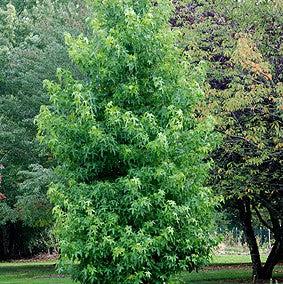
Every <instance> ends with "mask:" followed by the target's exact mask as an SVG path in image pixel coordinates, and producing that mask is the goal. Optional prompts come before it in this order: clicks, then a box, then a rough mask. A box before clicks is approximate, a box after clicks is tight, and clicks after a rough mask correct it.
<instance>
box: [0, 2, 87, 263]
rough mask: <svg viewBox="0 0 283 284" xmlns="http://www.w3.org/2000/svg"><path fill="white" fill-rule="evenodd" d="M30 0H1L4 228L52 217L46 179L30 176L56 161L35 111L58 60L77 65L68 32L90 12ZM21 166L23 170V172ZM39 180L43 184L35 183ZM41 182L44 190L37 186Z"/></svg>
mask: <svg viewBox="0 0 283 284" xmlns="http://www.w3.org/2000/svg"><path fill="white" fill-rule="evenodd" d="M32 2H33V1H26V3H25V2H24V1H21V3H20V2H19V5H21V7H19V5H16V4H17V3H14V2H13V3H14V4H15V5H16V7H15V6H13V5H12V4H11V3H10V4H7V6H6V5H4V3H3V1H2V2H1V4H0V141H1V145H0V164H3V165H4V167H5V168H4V169H0V174H1V175H2V176H3V180H2V183H1V185H0V192H2V193H4V194H5V195H6V196H7V199H6V200H5V201H4V202H1V204H0V207H1V209H0V219H1V224H2V225H3V226H1V228H0V229H1V231H3V232H5V231H6V230H7V228H9V226H10V224H11V223H14V224H15V222H18V221H20V223H22V222H24V223H25V224H26V225H27V224H29V226H30V227H38V226H40V227H44V226H43V224H45V225H46V224H50V223H51V222H52V218H50V216H51V214H49V212H50V206H51V205H50V203H49V200H48V199H47V198H46V197H45V196H44V195H45V194H46V191H47V187H46V185H45V187H44V186H43V184H42V183H41V179H40V177H39V176H38V177H37V178H36V177H35V176H34V179H33V182H31V177H28V174H27V173H26V172H27V171H28V170H29V169H30V167H31V165H37V166H35V167H36V168H35V172H34V173H31V175H32V174H34V175H36V174H37V175H39V174H44V176H43V177H42V179H44V178H46V175H45V172H44V170H41V171H39V169H40V168H41V167H42V166H44V167H50V165H52V163H53V161H52V157H49V156H48V157H46V156H45V155H44V154H42V153H41V150H40V148H39V145H38V142H37V141H36V139H35V137H36V127H35V125H34V117H35V116H36V115H37V114H38V112H39V108H40V105H41V104H43V103H47V96H46V93H45V92H44V90H43V86H42V81H43V80H44V79H46V78H49V79H54V77H55V76H54V73H55V72H56V68H57V67H58V66H65V67H68V68H71V69H73V70H74V67H73V65H72V63H71V62H70V60H69V57H68V52H67V48H66V46H65V42H64V32H65V31H68V32H70V33H72V34H74V35H77V34H79V33H80V32H82V31H84V30H85V25H84V20H83V18H84V17H85V16H86V15H87V10H86V9H85V8H84V6H83V5H80V9H78V6H77V4H78V3H77V2H76V1H69V3H68V4H62V3H61V2H62V1H52V0H43V1H39V2H37V3H36V4H35V5H33V4H32V5H29V4H31V3H32ZM40 165H41V166H40ZM21 171H24V172H25V174H24V175H22V174H20V172H21ZM31 171H33V169H31ZM26 179H28V180H26ZM35 181H38V182H39V184H38V186H36V187H35V188H34V185H35ZM46 184H48V182H46ZM38 187H40V192H39V191H38V192H35V191H36V190H37V189H38ZM39 208H40V210H38V209H39ZM43 219H44V220H43ZM47 219H49V220H47ZM39 224H40V225H39ZM18 225H19V223H17V224H15V225H14V226H18ZM19 231H20V229H19ZM31 231H32V230H31ZM3 234H4V233H3ZM7 234H8V233H7ZM11 234H13V233H11ZM1 235H2V234H1ZM32 237H33V236H32V235H31V238H32ZM8 238H9V239H10V241H11V247H15V246H16V245H15V244H12V240H13V236H10V237H8ZM0 243H1V245H0V254H1V257H2V255H5V253H1V251H2V250H1V249H2V244H3V246H4V244H5V242H4V241H3V242H2V239H0ZM23 249H25V248H23ZM10 251H12V250H10Z"/></svg>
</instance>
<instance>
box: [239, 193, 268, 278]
mask: <svg viewBox="0 0 283 284" xmlns="http://www.w3.org/2000/svg"><path fill="white" fill-rule="evenodd" d="M239 212H240V220H241V223H242V226H243V230H244V233H245V237H246V240H247V244H248V247H249V250H250V255H251V260H252V267H253V279H254V280H259V279H266V278H264V275H263V274H264V271H263V267H262V262H261V259H260V253H259V248H258V244H257V241H256V237H255V233H254V229H253V226H252V212H251V203H250V200H249V199H248V198H247V197H244V198H243V199H241V200H239Z"/></svg>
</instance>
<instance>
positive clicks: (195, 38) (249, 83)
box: [172, 0, 283, 279]
mask: <svg viewBox="0 0 283 284" xmlns="http://www.w3.org/2000/svg"><path fill="white" fill-rule="evenodd" d="M177 12H178V15H177V16H176V17H175V18H174V20H173V21H172V22H173V24H175V25H180V26H182V27H183V32H184V40H183V48H184V49H185V50H188V51H189V52H190V54H191V58H192V61H193V62H196V63H197V62H198V61H199V60H206V62H207V64H208V67H209V69H208V74H207V82H206V100H205V102H204V104H203V105H201V106H200V109H199V110H200V112H201V113H202V114H203V115H204V116H205V115H206V114H207V113H209V114H213V115H214V116H215V117H216V120H217V130H218V131H219V132H220V133H221V134H222V135H223V144H222V146H220V147H219V148H218V149H217V150H216V151H215V152H214V155H213V156H214V159H215V164H216V166H215V169H214V172H213V176H212V182H213V183H214V185H215V188H216V189H219V194H223V195H224V197H225V207H226V208H228V210H229V211H230V212H231V213H233V214H236V215H237V218H238V219H239V221H240V222H241V223H242V226H243V230H244V232H245V236H246V240H247V243H248V245H249V248H250V252H251V258H252V262H253V275H254V277H255V278H263V279H269V278H271V276H272V271H273V268H274V266H275V265H276V264H277V263H278V261H279V260H280V258H282V257H283V200H282V199H283V194H282V188H283V180H282V177H283V171H282V161H283V151H282V146H283V140H282V137H283V121H282V105H283V103H282V101H283V100H282V86H283V76H282V70H283V61H282V55H283V40H282V39H283V17H282V14H283V2H282V1H277V0H275V1H256V0H246V1H233V0H225V1H220V0H219V1H218V0H216V1H186V3H185V4H184V3H180V2H178V3H177ZM255 218H257V219H259V221H260V222H261V223H262V225H263V226H266V227H267V228H269V229H270V230H271V231H272V233H273V237H274V244H273V247H272V250H271V252H270V255H269V257H268V259H267V261H266V263H265V264H263V263H262V262H261V259H260V254H259V248H258V244H257V241H256V237H255V232H254V228H253V219H255Z"/></svg>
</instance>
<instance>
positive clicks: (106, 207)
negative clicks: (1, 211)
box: [37, 0, 215, 283]
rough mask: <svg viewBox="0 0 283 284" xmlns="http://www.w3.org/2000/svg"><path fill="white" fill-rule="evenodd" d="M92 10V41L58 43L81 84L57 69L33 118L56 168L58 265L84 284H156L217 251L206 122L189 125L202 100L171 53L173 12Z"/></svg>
mask: <svg viewBox="0 0 283 284" xmlns="http://www.w3.org/2000/svg"><path fill="white" fill-rule="evenodd" d="M91 3H92V7H93V11H94V15H93V16H92V17H91V21H90V23H91V28H92V34H91V36H89V37H84V36H80V37H78V38H72V37H69V36H68V37H67V43H68V45H69V54H70V56H71V58H72V59H73V60H74V62H76V63H77V64H78V66H79V67H80V68H81V70H82V72H83V73H84V74H85V76H86V77H87V80H85V81H81V80H78V79H75V78H74V76H72V74H71V73H70V72H68V71H63V70H60V71H59V73H58V80H59V82H58V83H54V82H53V83H52V82H50V81H47V82H46V86H47V87H48V90H49V94H50V102H51V106H50V107H42V109H41V113H40V115H39V117H38V119H37V124H38V127H39V139H40V141H42V142H43V143H44V144H46V145H48V147H49V149H50V151H51V153H52V154H53V155H54V157H55V158H56V159H57V161H58V164H59V166H58V167H57V169H56V172H57V173H58V175H59V176H60V177H61V181H60V182H57V183H54V184H53V186H52V187H51V188H50V195H51V197H52V200H53V202H54V204H55V209H54V211H55V214H56V218H57V234H58V237H59V240H60V248H61V261H62V264H63V265H64V264H66V267H69V265H70V263H71V264H73V269H72V271H71V274H72V276H73V278H74V279H76V280H78V281H80V282H81V283H110V282H111V283H163V282H164V281H166V280H167V279H168V277H169V276H170V275H172V274H173V273H175V272H177V271H180V270H183V269H187V270H189V271H192V270H194V269H197V268H198V267H199V266H200V265H202V264H204V263H206V261H207V260H208V257H209V254H210V251H211V248H212V247H213V245H214V244H215V241H214V236H213V235H211V231H210V229H211V222H212V219H211V217H212V215H211V210H212V203H213V200H212V197H211V193H210V190H209V189H207V188H205V187H204V186H203V184H204V181H205V179H206V177H207V171H208V168H209V164H208V163H205V162H204V161H203V158H204V157H206V155H207V153H208V151H209V150H210V149H211V147H212V144H213V143H212V142H211V138H212V134H211V133H210V131H211V130H212V125H211V121H208V120H205V121H203V122H202V123H197V121H196V120H195V119H194V118H193V112H192V108H193V107H194V105H195V103H196V101H198V100H199V98H200V97H201V94H202V91H201V90H200V88H199V86H198V83H197V81H196V78H195V77H197V75H196V74H194V73H192V72H191V70H192V66H189V65H188V64H187V63H186V61H185V60H184V58H182V57H181V51H180V50H179V49H178V48H177V47H176V46H175V43H176V40H177V34H178V33H177V32H173V31H171V29H170V27H169V17H170V16H171V11H172V6H171V3H170V1H164V0H162V1H155V3H152V1H150V0H140V1H128V0H125V1H118V0H117V1H116V0H111V1H110V0H106V1H103V2H102V1H91Z"/></svg>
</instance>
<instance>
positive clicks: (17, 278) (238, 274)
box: [0, 255, 283, 284]
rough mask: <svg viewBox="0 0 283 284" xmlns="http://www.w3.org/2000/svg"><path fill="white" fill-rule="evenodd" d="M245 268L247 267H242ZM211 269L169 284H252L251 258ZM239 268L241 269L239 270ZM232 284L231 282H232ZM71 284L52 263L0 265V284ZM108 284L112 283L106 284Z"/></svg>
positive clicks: (223, 259)
mask: <svg viewBox="0 0 283 284" xmlns="http://www.w3.org/2000/svg"><path fill="white" fill-rule="evenodd" d="M242 264H246V265H244V266H243V265H242ZM212 265H213V267H207V268H205V269H204V270H201V271H200V272H198V273H196V272H193V273H186V272H184V273H182V274H180V275H179V276H178V277H175V278H173V279H172V281H171V282H170V283H171V284H217V283H220V284H224V283H230V284H231V283H251V282H250V279H251V266H250V257H249V256H245V255H224V256H215V257H213V259H212ZM239 265H241V266H239ZM275 270H276V273H275V277H277V278H283V266H277V267H276V269H275ZM233 280H235V282H233ZM231 281H232V282H231ZM20 283H21V284H23V283H26V284H74V282H73V281H72V280H71V279H69V278H68V277H66V278H62V276H60V275H58V273H57V272H56V268H55V264H54V263H52V262H34V263H24V262H12V263H0V284H20ZM109 284H111V283H109Z"/></svg>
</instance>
